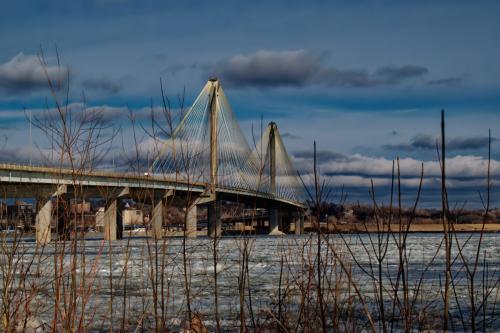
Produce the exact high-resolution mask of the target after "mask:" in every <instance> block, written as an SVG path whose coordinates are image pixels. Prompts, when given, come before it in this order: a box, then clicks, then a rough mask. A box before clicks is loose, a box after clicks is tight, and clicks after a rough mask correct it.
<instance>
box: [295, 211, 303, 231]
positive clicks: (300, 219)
mask: <svg viewBox="0 0 500 333" xmlns="http://www.w3.org/2000/svg"><path fill="white" fill-rule="evenodd" d="M303 233H304V214H302V213H299V216H297V217H296V218H295V234H296V235H302V234H303Z"/></svg>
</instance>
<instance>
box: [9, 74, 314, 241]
mask: <svg viewBox="0 0 500 333" xmlns="http://www.w3.org/2000/svg"><path fill="white" fill-rule="evenodd" d="M254 141H255V143H253V144H252V145H250V144H249V143H248V141H247V140H246V138H245V136H244V134H243V132H242V130H241V128H240V126H239V124H238V122H237V120H236V117H235V114H234V113H233V110H232V109H231V106H230V105H229V101H228V99H227V97H226V95H225V94H224V90H223V89H222V87H221V85H220V83H219V81H218V80H216V79H211V80H209V81H208V82H207V83H206V84H205V86H204V88H203V89H202V91H201V93H200V94H199V95H198V97H197V98H196V100H195V102H194V103H193V105H192V106H191V107H190V108H189V110H188V111H187V113H186V114H185V115H184V117H183V118H182V120H181V121H180V122H179V124H178V125H177V127H176V129H175V130H174V131H173V133H172V134H171V135H170V137H168V138H166V139H163V140H161V141H159V143H158V147H159V149H158V157H157V158H156V159H155V160H154V162H153V163H152V165H151V166H150V168H149V170H147V172H145V173H144V174H139V175H137V174H130V173H116V172H85V171H78V172H77V173H75V172H74V171H72V170H69V169H60V168H57V169H55V168H41V167H27V166H17V165H8V164H4V165H0V190H2V189H3V191H4V193H3V197H15V196H17V197H20V196H19V195H20V194H22V195H23V196H22V197H33V196H35V195H36V196H37V197H38V198H39V200H37V201H39V202H40V204H38V205H37V206H38V211H37V218H36V230H37V240H38V242H39V243H46V242H48V241H49V240H50V223H51V220H52V219H53V211H54V209H53V207H52V206H53V205H54V200H53V199H51V197H52V198H53V197H59V196H63V195H66V196H68V195H69V196H71V195H73V196H74V195H75V193H72V192H74V191H75V190H74V188H75V186H76V187H77V188H78V192H79V196H84V197H90V196H96V195H97V196H100V197H103V198H105V199H106V202H107V207H106V212H105V238H107V239H116V238H120V235H121V232H122V230H121V229H120V228H122V227H121V226H119V225H118V226H117V223H116V220H117V214H119V212H118V213H117V210H119V206H120V204H119V201H120V200H121V199H123V198H127V197H138V196H141V195H142V196H143V197H144V198H143V199H146V197H147V198H149V201H150V202H151V203H152V206H153V207H154V208H153V212H152V213H153V214H152V215H153V217H152V224H153V234H155V235H157V236H161V235H162V225H163V220H164V216H163V211H164V209H163V207H164V206H165V202H166V201H168V200H169V198H172V197H174V196H176V197H180V198H183V200H184V202H185V203H186V223H185V224H186V226H185V229H186V232H187V234H188V235H190V236H192V235H196V207H197V206H199V205H207V206H208V235H209V236H212V237H213V236H217V235H220V234H221V232H222V231H221V221H220V211H221V202H222V201H233V202H242V203H246V204H253V205H254V206H255V207H262V208H266V209H267V210H268V212H269V217H268V219H269V222H268V223H269V229H270V230H275V229H277V228H278V227H280V226H282V225H283V224H284V223H285V224H286V223H287V222H286V221H284V219H288V223H290V221H294V223H295V222H296V223H298V224H297V226H299V227H298V229H297V228H296V231H300V221H301V220H302V224H303V217H302V213H301V211H302V209H303V208H304V206H303V201H304V194H303V188H302V184H301V182H300V180H299V178H298V174H297V172H296V171H295V169H294V167H293V164H292V161H291V159H290V157H289V155H288V154H287V152H286V149H285V146H284V143H283V140H282V139H281V136H280V133H279V130H278V127H277V125H276V123H274V122H271V123H269V125H268V126H267V127H266V128H265V129H264V130H263V133H262V137H261V138H260V140H258V141H256V140H254ZM72 189H73V190H72ZM30 191H31V192H32V194H31V195H29V193H28V192H30ZM145 193H146V194H145ZM47 197H48V199H47Z"/></svg>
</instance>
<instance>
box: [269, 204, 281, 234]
mask: <svg viewBox="0 0 500 333" xmlns="http://www.w3.org/2000/svg"><path fill="white" fill-rule="evenodd" d="M279 227H280V211H279V209H278V207H275V206H272V207H270V208H269V233H270V234H273V233H276V232H278V231H279Z"/></svg>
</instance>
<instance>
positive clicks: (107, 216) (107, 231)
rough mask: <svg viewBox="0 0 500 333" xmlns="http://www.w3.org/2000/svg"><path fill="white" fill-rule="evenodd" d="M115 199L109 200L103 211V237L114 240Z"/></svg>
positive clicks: (116, 208)
mask: <svg viewBox="0 0 500 333" xmlns="http://www.w3.org/2000/svg"><path fill="white" fill-rule="evenodd" d="M117 201H118V200H117V199H113V200H111V202H110V203H109V204H107V205H106V209H105V211H104V239H105V240H108V241H112V240H116V236H117V235H116V218H117V211H118V203H117Z"/></svg>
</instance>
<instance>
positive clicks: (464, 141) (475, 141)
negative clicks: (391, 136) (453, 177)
mask: <svg viewBox="0 0 500 333" xmlns="http://www.w3.org/2000/svg"><path fill="white" fill-rule="evenodd" d="M488 140H489V139H488V137H486V136H474V137H466V138H464V137H456V138H450V139H448V141H447V142H446V148H447V149H448V150H476V149H484V148H487V147H488ZM491 140H492V141H496V140H497V138H492V139H491ZM436 144H438V140H437V138H436V137H433V136H431V135H427V134H417V135H416V136H415V137H413V138H412V139H411V140H410V142H409V143H400V144H389V145H385V146H383V147H384V149H387V150H399V151H414V150H435V149H436Z"/></svg>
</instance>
